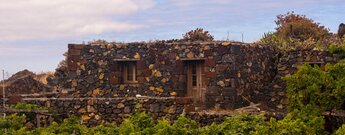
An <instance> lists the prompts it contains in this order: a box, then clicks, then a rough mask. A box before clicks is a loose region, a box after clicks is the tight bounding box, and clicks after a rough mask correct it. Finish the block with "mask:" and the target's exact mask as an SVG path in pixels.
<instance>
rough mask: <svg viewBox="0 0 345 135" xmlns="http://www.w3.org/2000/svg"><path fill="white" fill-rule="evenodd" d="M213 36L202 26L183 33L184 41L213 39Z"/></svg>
mask: <svg viewBox="0 0 345 135" xmlns="http://www.w3.org/2000/svg"><path fill="white" fill-rule="evenodd" d="M213 39H214V38H213V36H212V35H210V34H209V33H208V31H204V29H202V28H196V29H195V30H191V31H189V32H187V33H186V34H184V35H183V40H185V41H213Z"/></svg>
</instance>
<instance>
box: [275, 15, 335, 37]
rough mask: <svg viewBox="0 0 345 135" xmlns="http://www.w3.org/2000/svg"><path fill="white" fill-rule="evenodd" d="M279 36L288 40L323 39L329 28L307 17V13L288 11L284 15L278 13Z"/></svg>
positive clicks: (277, 28)
mask: <svg viewBox="0 0 345 135" xmlns="http://www.w3.org/2000/svg"><path fill="white" fill-rule="evenodd" d="M275 23H276V24H277V27H276V30H277V36H278V37H280V38H283V39H286V40H288V39H289V38H292V39H299V40H301V41H305V40H308V39H310V38H311V39H313V40H322V39H323V38H324V37H325V36H327V35H328V34H329V30H328V29H327V28H325V27H324V26H321V25H320V24H319V23H316V22H314V20H312V19H310V18H307V17H306V16H305V15H299V14H295V13H294V12H288V13H287V14H284V15H278V16H277V20H276V21H275Z"/></svg>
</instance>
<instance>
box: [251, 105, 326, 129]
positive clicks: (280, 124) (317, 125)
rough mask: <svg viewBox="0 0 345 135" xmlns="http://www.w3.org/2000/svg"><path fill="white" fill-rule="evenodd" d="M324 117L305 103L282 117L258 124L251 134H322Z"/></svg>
mask: <svg viewBox="0 0 345 135" xmlns="http://www.w3.org/2000/svg"><path fill="white" fill-rule="evenodd" d="M324 123H325V121H324V119H323V117H322V116H320V111H319V110H318V109H317V108H314V107H313V106H310V105H307V106H306V107H305V108H303V109H301V110H297V109H296V110H294V111H292V112H290V113H288V114H287V115H286V116H285V117H284V119H282V120H279V121H277V120H276V119H274V118H271V119H270V121H269V122H267V123H265V124H262V125H259V126H258V127H257V130H256V131H255V132H253V134H257V135H263V134H270V135H295V134H297V135H318V134H319V135H323V134H326V132H325V130H324Z"/></svg>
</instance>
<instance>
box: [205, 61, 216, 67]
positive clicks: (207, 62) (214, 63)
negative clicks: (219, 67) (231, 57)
mask: <svg viewBox="0 0 345 135" xmlns="http://www.w3.org/2000/svg"><path fill="white" fill-rule="evenodd" d="M215 65H216V61H215V60H214V59H206V60H205V66H209V67H214V66H215Z"/></svg>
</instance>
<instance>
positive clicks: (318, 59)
mask: <svg viewBox="0 0 345 135" xmlns="http://www.w3.org/2000/svg"><path fill="white" fill-rule="evenodd" d="M339 60H340V58H339V57H336V56H333V54H331V53H329V52H327V51H319V50H298V51H290V52H288V53H287V54H284V55H282V56H280V58H279V62H278V63H277V65H276V67H275V68H276V70H275V72H274V73H273V74H275V77H274V78H273V79H272V83H271V85H269V86H267V87H266V88H265V89H261V91H260V92H257V94H256V96H255V97H256V98H254V101H255V102H259V103H260V102H264V103H262V104H264V105H266V107H268V108H275V111H286V106H287V104H288V100H287V98H286V82H285V81H284V80H283V79H282V78H283V77H285V76H287V75H292V74H294V73H296V72H297V69H298V67H299V66H301V65H303V64H305V63H309V64H310V65H312V66H315V65H317V66H319V67H320V68H321V69H324V68H325V65H326V64H335V63H337V62H338V61H339Z"/></svg>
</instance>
